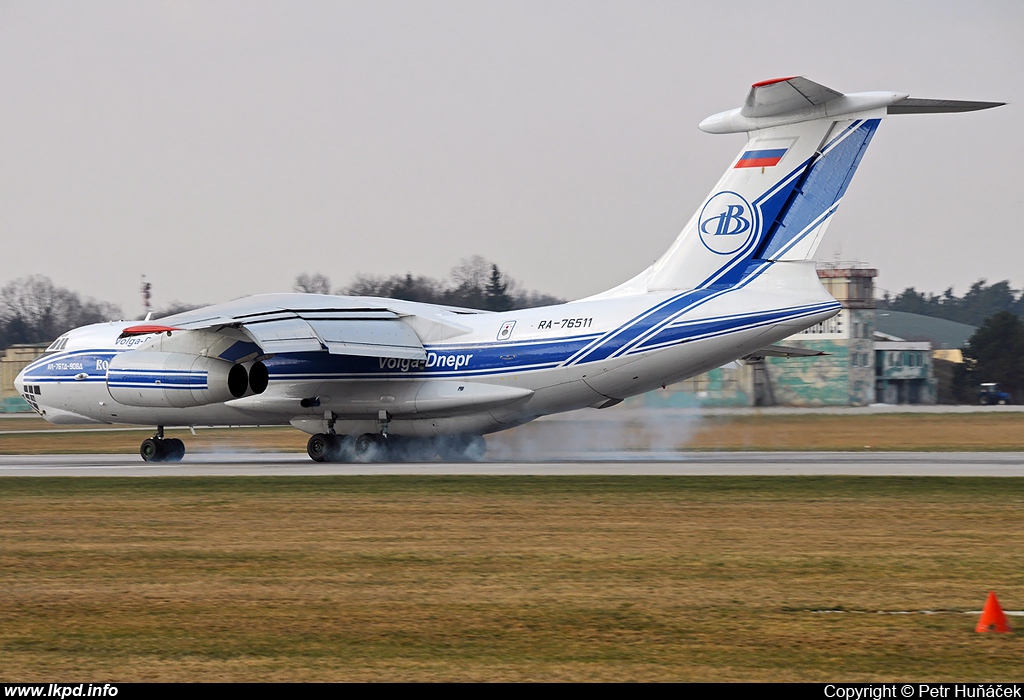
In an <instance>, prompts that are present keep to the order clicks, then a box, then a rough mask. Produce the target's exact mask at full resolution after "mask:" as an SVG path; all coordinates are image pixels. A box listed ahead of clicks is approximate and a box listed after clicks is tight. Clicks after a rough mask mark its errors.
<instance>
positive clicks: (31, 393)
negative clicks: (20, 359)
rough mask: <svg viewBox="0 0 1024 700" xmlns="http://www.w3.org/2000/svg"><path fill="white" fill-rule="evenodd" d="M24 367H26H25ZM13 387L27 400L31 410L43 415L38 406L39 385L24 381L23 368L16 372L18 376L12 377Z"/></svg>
mask: <svg viewBox="0 0 1024 700" xmlns="http://www.w3.org/2000/svg"><path fill="white" fill-rule="evenodd" d="M25 369H28V368H27V367H26V368H25ZM14 388H15V389H16V390H17V392H18V394H20V395H21V398H23V399H25V400H26V401H27V402H28V405H29V406H31V407H32V410H33V411H35V412H36V413H38V414H40V415H43V412H42V411H41V410H40V408H39V386H38V385H36V384H32V383H30V382H26V381H25V370H24V369H23V370H21V371H20V372H18V376H17V377H15V378H14Z"/></svg>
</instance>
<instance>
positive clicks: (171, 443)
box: [139, 425, 185, 462]
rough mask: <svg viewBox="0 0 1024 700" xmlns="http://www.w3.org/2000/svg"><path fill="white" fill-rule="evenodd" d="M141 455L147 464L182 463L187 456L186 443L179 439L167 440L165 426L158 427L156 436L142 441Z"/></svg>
mask: <svg viewBox="0 0 1024 700" xmlns="http://www.w3.org/2000/svg"><path fill="white" fill-rule="evenodd" d="M139 454H140V455H142V459H143V460H145V461H147V462H180V461H181V458H182V457H184V456H185V443H184V442H182V441H181V440H179V439H178V438H165V437H164V426H162V425H158V426H157V428H156V434H155V435H154V436H153V437H151V438H146V439H145V440H143V441H142V444H141V445H140V446H139Z"/></svg>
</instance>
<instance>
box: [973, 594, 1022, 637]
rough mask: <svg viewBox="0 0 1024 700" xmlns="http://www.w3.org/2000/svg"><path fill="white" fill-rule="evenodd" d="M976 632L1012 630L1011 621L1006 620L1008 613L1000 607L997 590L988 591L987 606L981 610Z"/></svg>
mask: <svg viewBox="0 0 1024 700" xmlns="http://www.w3.org/2000/svg"><path fill="white" fill-rule="evenodd" d="M974 631H975V632H1012V631H1013V630H1012V629H1010V625H1009V623H1007V621H1006V613H1004V612H1003V609H1002V608H1001V607H999V601H998V600H997V599H996V594H995V591H989V592H988V599H986V600H985V608H984V610H982V611H981V619H980V620H978V626H977V627H975V628H974Z"/></svg>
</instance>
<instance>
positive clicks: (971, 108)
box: [886, 97, 1006, 114]
mask: <svg viewBox="0 0 1024 700" xmlns="http://www.w3.org/2000/svg"><path fill="white" fill-rule="evenodd" d="M1004 104H1006V103H1005V102H976V101H972V100H929V99H925V98H921V97H908V98H907V99H905V100H903V101H901V102H897V103H896V104H894V105H889V106H888V107H887V108H886V112H887V113H888V114H941V113H943V112H976V111H978V110H979V109H991V108H992V107H1002V106H1003V105H1004Z"/></svg>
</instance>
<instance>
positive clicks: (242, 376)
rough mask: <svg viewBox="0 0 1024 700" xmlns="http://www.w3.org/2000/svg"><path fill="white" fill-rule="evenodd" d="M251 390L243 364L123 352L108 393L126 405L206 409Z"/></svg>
mask: <svg viewBox="0 0 1024 700" xmlns="http://www.w3.org/2000/svg"><path fill="white" fill-rule="evenodd" d="M248 389H249V373H248V372H247V371H246V369H245V367H243V366H242V365H240V364H235V363H233V362H227V361H226V360H220V359H216V358H212V357H203V356H202V355H191V354H187V353H180V352H154V351H150V350H139V351H135V352H123V353H121V354H120V355H116V356H115V357H114V358H113V359H112V360H111V361H110V367H109V368H108V370H107V391H109V392H110V396H111V398H113V399H114V400H115V401H117V402H118V403H120V404H124V405H126V406H143V407H146V408H169V407H173V408H185V407H188V406H204V405H206V404H211V403H222V402H224V401H230V400H231V399H237V398H239V397H241V396H243V395H245V393H246V391H247V390H248Z"/></svg>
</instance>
